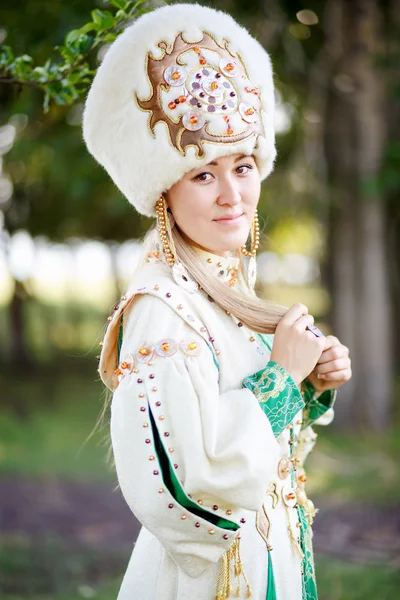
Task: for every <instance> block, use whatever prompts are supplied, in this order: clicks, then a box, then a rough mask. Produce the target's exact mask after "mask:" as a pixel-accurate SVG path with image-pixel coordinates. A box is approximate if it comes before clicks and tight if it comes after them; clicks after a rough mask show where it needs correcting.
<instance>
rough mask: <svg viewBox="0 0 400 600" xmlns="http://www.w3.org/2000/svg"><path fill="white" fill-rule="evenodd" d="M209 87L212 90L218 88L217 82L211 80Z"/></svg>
mask: <svg viewBox="0 0 400 600" xmlns="http://www.w3.org/2000/svg"><path fill="white" fill-rule="evenodd" d="M211 89H212V90H216V89H218V83H217V82H216V81H213V82H212V84H211Z"/></svg>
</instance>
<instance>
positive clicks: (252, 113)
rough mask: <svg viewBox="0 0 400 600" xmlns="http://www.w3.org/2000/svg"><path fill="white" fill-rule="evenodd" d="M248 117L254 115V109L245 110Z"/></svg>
mask: <svg viewBox="0 0 400 600" xmlns="http://www.w3.org/2000/svg"><path fill="white" fill-rule="evenodd" d="M245 113H246V115H254V108H248V109H247V110H245Z"/></svg>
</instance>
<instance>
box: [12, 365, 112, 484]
mask: <svg viewBox="0 0 400 600" xmlns="http://www.w3.org/2000/svg"><path fill="white" fill-rule="evenodd" d="M95 374H96V369H95V368H94V369H93V378H92V379H91V378H90V377H82V376H80V375H68V374H65V373H64V374H56V375H55V377H56V380H55V381H52V380H51V378H49V377H47V378H44V379H43V378H42V377H37V378H32V379H31V380H29V381H24V380H14V382H13V384H12V389H10V390H7V389H6V393H8V394H9V398H10V402H9V403H8V407H7V408H5V409H2V411H1V413H0V475H3V476H4V475H20V476H30V477H46V476H60V477H74V478H81V477H84V478H87V477H90V478H92V479H96V480H107V479H111V478H112V479H114V475H113V473H112V472H111V471H110V470H108V469H107V466H106V455H107V448H108V443H107V438H108V430H107V427H105V428H104V429H103V430H102V431H101V432H97V433H96V434H95V435H94V436H93V437H92V438H91V439H90V440H89V441H87V438H88V436H89V435H90V433H91V431H92V430H93V427H94V425H95V423H96V420H97V417H98V415H99V413H100V409H101V406H102V395H103V394H104V390H103V387H104V386H103V385H102V384H100V383H99V382H97V381H95ZM14 398H29V402H27V403H26V404H25V405H24V411H23V413H22V415H21V411H20V410H19V409H18V410H17V414H16V412H15V410H14V409H15V406H16V403H15V402H13V399H14ZM17 406H18V405H17Z"/></svg>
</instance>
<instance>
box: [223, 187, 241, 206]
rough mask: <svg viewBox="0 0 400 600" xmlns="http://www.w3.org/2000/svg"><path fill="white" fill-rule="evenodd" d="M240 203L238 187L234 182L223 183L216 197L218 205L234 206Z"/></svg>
mask: <svg viewBox="0 0 400 600" xmlns="http://www.w3.org/2000/svg"><path fill="white" fill-rule="evenodd" d="M241 201H242V196H241V193H240V190H239V186H237V185H235V183H234V182H229V181H228V182H225V183H224V184H221V187H220V193H219V196H218V200H217V202H218V204H229V205H231V206H236V205H237V204H240V202H241Z"/></svg>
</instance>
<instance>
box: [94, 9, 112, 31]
mask: <svg viewBox="0 0 400 600" xmlns="http://www.w3.org/2000/svg"><path fill="white" fill-rule="evenodd" d="M91 14H92V19H93V22H94V23H96V25H97V29H98V31H104V30H105V29H111V28H112V27H113V26H114V22H115V21H114V16H113V15H112V14H111V13H110V11H108V10H99V9H98V8H96V9H95V10H92V13H91Z"/></svg>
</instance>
